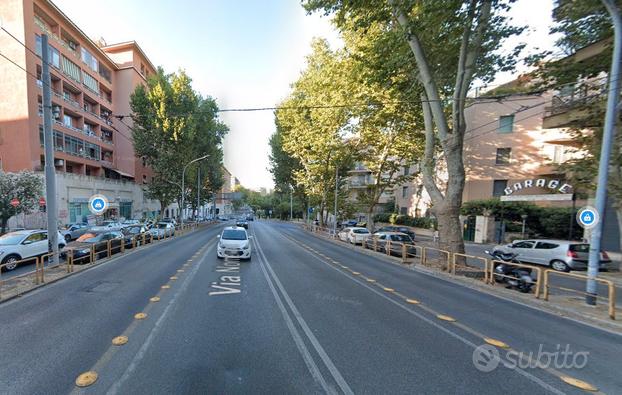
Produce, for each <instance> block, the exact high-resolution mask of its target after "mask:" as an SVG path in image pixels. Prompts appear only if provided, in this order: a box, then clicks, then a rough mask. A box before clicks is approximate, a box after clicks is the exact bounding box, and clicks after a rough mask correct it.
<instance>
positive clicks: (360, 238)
mask: <svg viewBox="0 0 622 395" xmlns="http://www.w3.org/2000/svg"><path fill="white" fill-rule="evenodd" d="M370 235H371V233H370V232H369V230H367V228H360V227H351V228H345V229H343V230H342V231H341V232H339V233H337V237H338V238H339V240H341V241H347V242H348V243H351V244H361V243H363V242H364V241H365V239H367V238H368V237H369V236H370Z"/></svg>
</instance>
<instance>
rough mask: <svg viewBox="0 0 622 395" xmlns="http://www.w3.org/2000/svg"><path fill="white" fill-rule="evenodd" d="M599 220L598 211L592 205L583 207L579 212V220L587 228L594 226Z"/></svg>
mask: <svg viewBox="0 0 622 395" xmlns="http://www.w3.org/2000/svg"><path fill="white" fill-rule="evenodd" d="M599 220H600V216H599V215H598V211H596V209H595V208H594V207H592V206H586V207H583V208H581V209H580V210H579V212H578V213H577V222H578V223H579V225H581V226H582V227H583V228H585V229H590V228H593V227H594V226H596V224H598V221H599Z"/></svg>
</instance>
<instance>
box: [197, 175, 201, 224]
mask: <svg viewBox="0 0 622 395" xmlns="http://www.w3.org/2000/svg"><path fill="white" fill-rule="evenodd" d="M199 207H201V166H199V169H198V170H197V220H198V217H199Z"/></svg>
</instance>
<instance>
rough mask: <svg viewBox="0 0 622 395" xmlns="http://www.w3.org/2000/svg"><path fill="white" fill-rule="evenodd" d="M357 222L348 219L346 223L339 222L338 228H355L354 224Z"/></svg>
mask: <svg viewBox="0 0 622 395" xmlns="http://www.w3.org/2000/svg"><path fill="white" fill-rule="evenodd" d="M357 222H358V221H357V220H355V219H349V220H347V221H343V222H341V224H340V226H341V227H343V228H351V227H353V226H356V223H357Z"/></svg>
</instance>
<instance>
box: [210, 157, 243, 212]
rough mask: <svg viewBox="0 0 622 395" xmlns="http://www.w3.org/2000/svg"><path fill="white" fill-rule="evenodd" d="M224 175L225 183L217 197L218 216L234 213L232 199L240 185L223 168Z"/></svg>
mask: <svg viewBox="0 0 622 395" xmlns="http://www.w3.org/2000/svg"><path fill="white" fill-rule="evenodd" d="M222 175H223V181H224V183H223V184H222V187H221V188H220V190H219V191H218V194H217V195H216V210H217V213H218V214H217V215H229V214H232V213H233V205H232V204H231V199H232V197H233V191H234V189H235V186H236V185H239V181H238V180H237V178H236V177H234V176H233V175H232V174H231V172H230V171H229V170H227V168H226V167H224V166H223V168H222ZM236 181H237V184H236Z"/></svg>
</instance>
